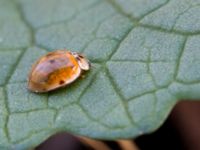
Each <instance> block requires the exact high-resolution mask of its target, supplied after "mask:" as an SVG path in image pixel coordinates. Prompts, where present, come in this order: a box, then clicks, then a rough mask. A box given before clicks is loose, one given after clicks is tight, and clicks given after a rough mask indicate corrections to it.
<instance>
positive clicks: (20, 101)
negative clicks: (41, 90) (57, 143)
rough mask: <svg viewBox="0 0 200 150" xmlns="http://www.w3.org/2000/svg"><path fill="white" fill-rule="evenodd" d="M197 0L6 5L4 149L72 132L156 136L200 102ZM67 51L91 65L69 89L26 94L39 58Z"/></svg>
mask: <svg viewBox="0 0 200 150" xmlns="http://www.w3.org/2000/svg"><path fill="white" fill-rule="evenodd" d="M199 6H200V1H199V0H191V1H187V0H151V1H147V0H140V1H137V0H126V1H122V0H84V1H82V0H48V2H47V1H46V0H0V66H1V69H0V139H1V140H0V148H1V149H19V150H21V149H27V148H30V147H34V146H36V145H38V144H40V143H41V142H42V141H44V140H45V139H47V138H48V137H49V136H50V135H52V134H54V133H57V132H60V131H68V132H71V133H74V134H78V135H84V136H89V137H92V138H101V139H117V138H130V137H136V136H139V135H141V134H145V133H148V132H152V131H154V130H155V129H157V128H158V127H159V126H160V125H161V124H162V123H163V121H164V120H165V118H166V117H167V115H168V114H169V112H170V110H171V109H172V108H173V106H174V105H175V104H176V102H177V101H178V100H181V99H199V98H200V92H199V90H200V44H199V43H200V15H199V14H200V7H199ZM63 48H67V49H69V50H71V51H77V52H81V53H83V54H84V55H86V56H87V57H88V59H89V60H91V62H92V68H91V71H90V72H88V73H87V74H86V75H85V78H84V79H79V80H78V81H76V82H75V83H73V84H71V85H69V86H68V87H66V88H64V89H60V90H57V91H54V92H50V93H47V94H34V93H31V92H29V91H28V90H27V89H26V80H27V76H28V72H29V70H30V68H31V65H32V64H33V62H34V61H35V60H36V59H38V58H39V57H40V56H42V55H44V54H45V53H47V52H48V51H53V50H55V49H63Z"/></svg>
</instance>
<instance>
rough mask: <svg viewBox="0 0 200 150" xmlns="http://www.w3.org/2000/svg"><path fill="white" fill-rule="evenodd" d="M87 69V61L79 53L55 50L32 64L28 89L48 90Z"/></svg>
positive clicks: (68, 81) (63, 83)
mask: <svg viewBox="0 0 200 150" xmlns="http://www.w3.org/2000/svg"><path fill="white" fill-rule="evenodd" d="M89 69H90V63H89V61H88V60H87V59H86V58H85V57H84V56H82V55H81V54H79V53H76V52H70V51H66V50H56V51H54V52H50V53H48V54H46V55H45V56H42V57H41V58H39V60H38V61H37V62H36V63H35V64H34V65H33V67H32V69H31V71H30V74H29V78H28V89H29V90H30V91H33V92H48V91H51V90H54V89H57V88H60V87H64V86H66V85H68V84H70V83H72V82H73V81H75V80H76V79H77V78H78V77H79V76H80V75H81V73H82V72H83V71H87V70H89Z"/></svg>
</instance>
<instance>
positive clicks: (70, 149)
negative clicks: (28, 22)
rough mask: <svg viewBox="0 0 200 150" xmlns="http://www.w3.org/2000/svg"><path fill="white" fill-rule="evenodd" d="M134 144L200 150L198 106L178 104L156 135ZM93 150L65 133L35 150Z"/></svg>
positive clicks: (144, 149)
mask: <svg viewBox="0 0 200 150" xmlns="http://www.w3.org/2000/svg"><path fill="white" fill-rule="evenodd" d="M131 141H133V140H131ZM100 142H103V143H104V144H106V146H108V147H109V148H110V149H111V150H131V149H128V148H127V149H125V148H122V147H120V145H119V143H117V142H115V141H100ZM133 143H135V144H136V145H137V149H140V150H149V149H153V150H161V149H162V150H172V149H173V150H200V102H196V101H187V102H186V101H183V102H179V103H178V104H177V105H176V106H175V107H174V109H173V111H172V112H171V114H170V115H169V117H168V118H167V120H166V121H165V123H164V124H163V125H162V126H161V127H160V128H159V129H158V130H157V131H155V132H153V133H151V134H147V135H142V136H140V137H138V138H136V139H135V140H134V141H133ZM90 144H91V143H90ZM127 146H128V145H127ZM93 149H95V148H94V147H93V148H92V146H91V145H90V146H89V145H88V144H86V142H83V141H82V140H79V139H78V138H77V137H75V136H73V135H70V134H68V133H59V134H57V135H54V136H52V137H50V138H49V139H48V140H47V141H45V142H44V143H42V144H41V145H39V146H38V147H37V148H36V150H93Z"/></svg>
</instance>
